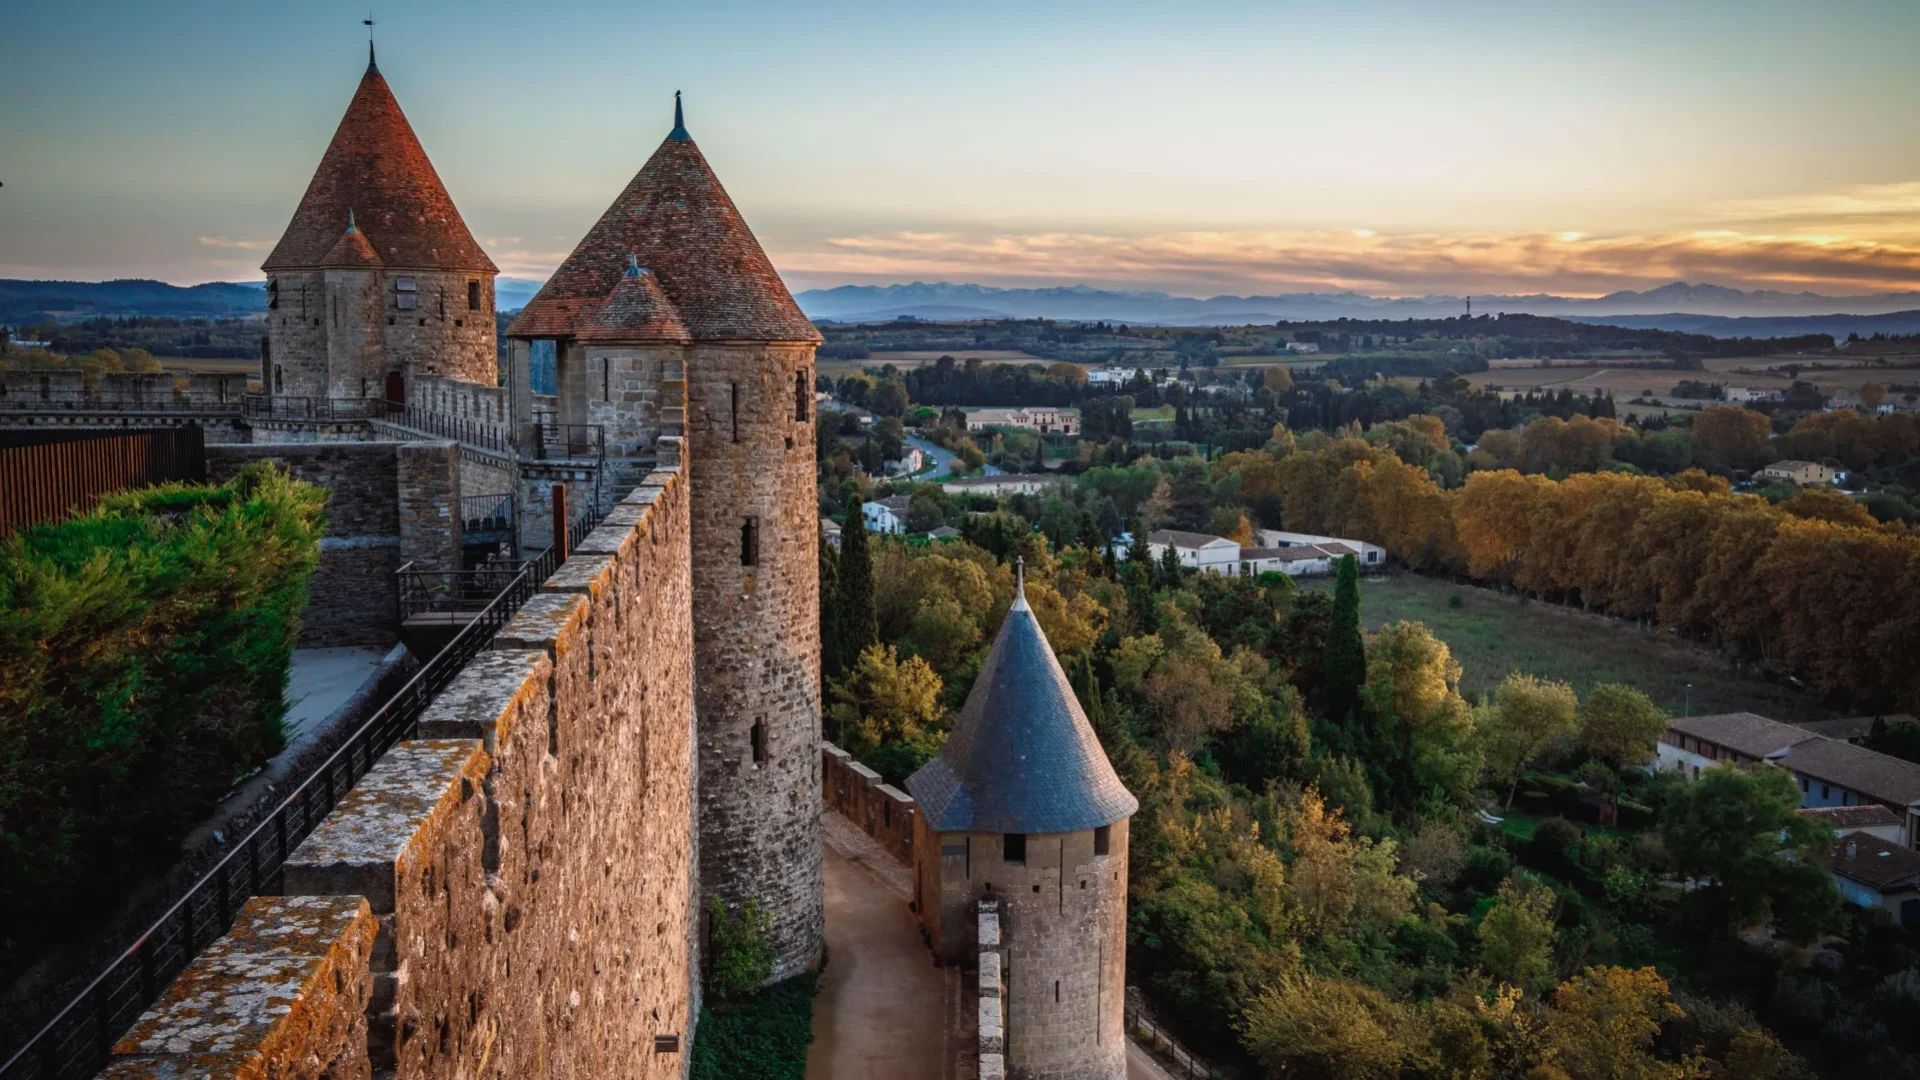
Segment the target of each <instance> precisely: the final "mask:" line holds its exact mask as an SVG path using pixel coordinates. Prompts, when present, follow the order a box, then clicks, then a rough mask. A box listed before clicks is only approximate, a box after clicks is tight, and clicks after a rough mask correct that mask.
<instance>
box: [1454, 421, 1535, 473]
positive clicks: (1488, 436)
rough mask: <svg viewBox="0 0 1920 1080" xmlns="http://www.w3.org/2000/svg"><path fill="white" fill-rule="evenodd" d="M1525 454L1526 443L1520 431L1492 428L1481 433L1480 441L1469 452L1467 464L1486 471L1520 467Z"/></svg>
mask: <svg viewBox="0 0 1920 1080" xmlns="http://www.w3.org/2000/svg"><path fill="white" fill-rule="evenodd" d="M1525 456H1526V444H1525V443H1524V442H1522V441H1521V438H1520V433H1519V432H1517V431H1508V430H1507V429H1505V428H1490V429H1488V430H1486V431H1483V432H1481V433H1480V441H1479V442H1478V443H1477V444H1475V445H1474V448H1473V449H1472V450H1471V451H1470V452H1468V454H1467V464H1468V465H1471V466H1472V467H1473V468H1474V469H1476V470H1479V471H1484V472H1492V471H1494V470H1498V469H1518V468H1519V467H1520V465H1521V463H1522V461H1524V460H1525Z"/></svg>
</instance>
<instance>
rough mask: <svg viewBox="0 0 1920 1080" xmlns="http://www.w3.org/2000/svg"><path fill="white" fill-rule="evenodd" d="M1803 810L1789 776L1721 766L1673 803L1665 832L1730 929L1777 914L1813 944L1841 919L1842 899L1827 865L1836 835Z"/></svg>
mask: <svg viewBox="0 0 1920 1080" xmlns="http://www.w3.org/2000/svg"><path fill="white" fill-rule="evenodd" d="M1799 809H1800V789H1799V787H1798V785H1796V784H1795V783H1794V782H1793V776H1792V774H1790V773H1788V772H1787V771H1786V770H1785V769H1781V768H1778V767H1776V766H1773V765H1761V766H1758V767H1757V768H1754V769H1753V770H1751V771H1747V770H1742V769H1737V768H1734V767H1733V766H1731V765H1716V766H1714V767H1713V768H1711V769H1708V770H1707V771H1706V772H1703V773H1701V774H1700V779H1698V780H1696V781H1694V782H1693V783H1691V784H1687V785H1685V786H1684V787H1682V788H1680V789H1679V790H1678V791H1676V792H1674V793H1673V795H1671V796H1670V797H1669V798H1668V800H1667V803H1666V806H1665V807H1664V808H1663V809H1662V812H1661V833H1662V835H1663V837H1664V838H1665V840H1666V845H1667V850H1668V852H1669V853H1671V854H1672V856H1673V868H1674V870H1675V871H1677V872H1678V873H1680V874H1681V875H1683V876H1686V877H1692V878H1701V879H1704V880H1706V881H1709V882H1711V883H1712V886H1711V887H1712V888H1713V889H1714V890H1715V891H1716V892H1717V894H1718V897H1719V899H1720V901H1721V904H1722V908H1723V911H1724V914H1725V916H1726V920H1727V922H1728V924H1729V925H1738V924H1741V923H1744V922H1747V921H1749V920H1751V919H1754V918H1756V917H1758V916H1760V915H1761V914H1763V913H1765V912H1769V911H1770V912H1771V913H1772V914H1773V916H1774V918H1775V920H1776V922H1777V923H1778V924H1779V925H1780V928H1781V929H1782V930H1783V931H1786V932H1787V933H1788V934H1790V935H1792V936H1796V937H1801V938H1805V937H1807V936H1809V935H1810V934H1811V933H1813V932H1817V931H1818V930H1820V929H1821V928H1823V927H1826V926H1829V925H1831V924H1833V923H1834V922H1835V921H1836V920H1837V919H1838V917H1839V913H1840V894H1839V893H1838V892H1837V891H1836V890H1835V889H1834V887H1833V881H1832V879H1831V878H1829V877H1828V876H1827V873H1826V871H1825V870H1824V869H1822V865H1821V864H1823V863H1824V862H1825V860H1826V857H1827V855H1828V854H1829V853H1830V852H1831V851H1832V849H1833V831H1832V830H1831V829H1829V828H1828V827H1827V825H1826V824H1825V823H1824V822H1820V821H1817V820H1815V819H1813V818H1810V817H1807V816H1806V815H1804V814H1801V813H1799V812H1798V811H1799ZM1789 855H1790V856H1792V858H1788V857H1786V856H1789Z"/></svg>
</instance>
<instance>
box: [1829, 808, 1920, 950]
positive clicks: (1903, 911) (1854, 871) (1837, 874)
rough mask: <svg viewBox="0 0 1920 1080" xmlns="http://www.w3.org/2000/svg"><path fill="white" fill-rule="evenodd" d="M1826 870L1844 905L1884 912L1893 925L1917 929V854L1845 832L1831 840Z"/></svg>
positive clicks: (1919, 871) (1919, 892)
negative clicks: (1830, 851) (1844, 899)
mask: <svg viewBox="0 0 1920 1080" xmlns="http://www.w3.org/2000/svg"><path fill="white" fill-rule="evenodd" d="M1827 869H1828V870H1830V871H1832V872H1833V883H1834V884H1835V885H1836V886H1838V887H1839V889H1840V895H1841V896H1843V897H1845V898H1846V899H1847V900H1848V902H1850V903H1854V904H1858V905H1860V906H1861V907H1864V908H1878V909H1880V910H1882V911H1885V912H1887V913H1888V914H1889V915H1891V916H1892V917H1893V921H1894V923H1895V924H1896V925H1899V926H1903V927H1907V928H1908V929H1912V928H1914V927H1920V852H1915V851H1914V850H1913V849H1911V848H1908V847H1903V846H1901V845H1899V844H1896V843H1890V842H1888V841H1887V840H1885V839H1882V838H1881V837H1878V836H1875V835H1873V834H1872V833H1869V832H1866V831H1864V830H1863V831H1857V832H1849V833H1845V834H1843V835H1842V836H1840V837H1839V838H1838V839H1836V840H1835V841H1834V845H1833V854H1832V855H1830V856H1828V858H1827Z"/></svg>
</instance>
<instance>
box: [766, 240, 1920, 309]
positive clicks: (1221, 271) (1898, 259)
mask: <svg viewBox="0 0 1920 1080" xmlns="http://www.w3.org/2000/svg"><path fill="white" fill-rule="evenodd" d="M776 262H777V263H778V265H779V266H780V268H781V270H782V272H784V273H788V274H792V275H794V276H796V277H799V278H808V279H824V278H827V277H831V276H834V275H837V276H839V278H840V279H842V280H846V279H851V278H858V279H863V280H880V279H889V280H909V279H913V278H929V277H932V278H954V279H966V280H973V281H1021V282H1028V283H1037V282H1059V283H1067V282H1081V281H1085V282H1090V283H1095V284H1104V285H1109V286H1122V287H1127V286H1131V287H1140V286H1144V285H1149V284H1151V285H1157V286H1163V287H1169V288H1180V287H1185V288H1189V289H1193V290H1196V291H1205V290H1209V289H1211V290H1215V291H1222V292H1235V293H1243V294H1244V293H1253V292H1277V291H1288V292H1294V291H1307V290H1349V289H1351V290H1354V291H1358V292H1366V293H1373V294H1379V295H1407V294H1418V293H1430V292H1454V293H1459V292H1523V293H1524V292H1536V291H1539V292H1556V293H1564V294H1571V295H1599V294H1601V293H1606V292H1611V291H1614V290H1616V289H1623V288H1645V287H1648V286H1653V285H1659V284H1664V283H1666V282H1669V281H1675V280H1684V281H1710V282H1714V283H1717V284H1726V285H1740V286H1744V287H1748V288H1775V289H1791V290H1803V289H1804V290H1811V291H1817V292H1836V291H1837V292H1852V293H1858V292H1872V291H1903V290H1907V289H1920V244H1916V243H1895V242H1886V241H1878V240H1864V239H1854V238H1850V237H1848V236H1847V235H1845V234H1843V233H1821V234H1815V235H1800V234H1774V233H1758V232H1752V231H1746V230H1742V229H1734V228H1721V229H1711V230H1697V231H1689V232H1673V233H1648V234H1623V235H1611V236H1609V235H1597V234H1591V233H1585V232H1579V231H1572V230H1568V231H1562V232H1540V233H1533V232H1491V233H1468V234H1444V233H1437V232H1412V233H1385V232H1375V231H1369V230H1354V229H1324V230H1284V231H1244V232H1239V231H1224V232H1222V231H1213V232H1168V233H1154V234H1145V235H1123V234H1113V233H1096V232H1031V233H1012V232H1001V233H967V232H913V231H900V232H890V233H871V234H862V235H851V236H835V237H831V238H828V239H826V240H825V241H824V242H822V243H819V244H815V245H811V246H806V247H801V248H799V249H797V250H785V251H781V252H779V253H777V255H776Z"/></svg>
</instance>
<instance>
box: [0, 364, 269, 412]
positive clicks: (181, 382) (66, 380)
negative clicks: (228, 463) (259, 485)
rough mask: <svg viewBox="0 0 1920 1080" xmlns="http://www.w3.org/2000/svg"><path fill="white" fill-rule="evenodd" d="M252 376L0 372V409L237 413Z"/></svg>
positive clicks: (128, 372)
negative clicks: (97, 408)
mask: <svg viewBox="0 0 1920 1080" xmlns="http://www.w3.org/2000/svg"><path fill="white" fill-rule="evenodd" d="M249 378H251V376H247V375H222V374H209V373H206V372H199V373H195V374H192V375H170V374H165V373H147V372H131V371H103V372H98V373H95V374H91V375H90V374H88V373H87V372H84V371H67V370H60V371H0V407H6V408H20V409H37V408H56V407H57V408H74V407H76V406H83V405H97V406H100V407H102V408H109V407H111V408H139V407H142V406H144V407H147V408H154V409H207V410H209V411H213V412H238V411H239V409H240V399H241V398H242V397H244V396H246V394H247V380H248V379H249Z"/></svg>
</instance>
